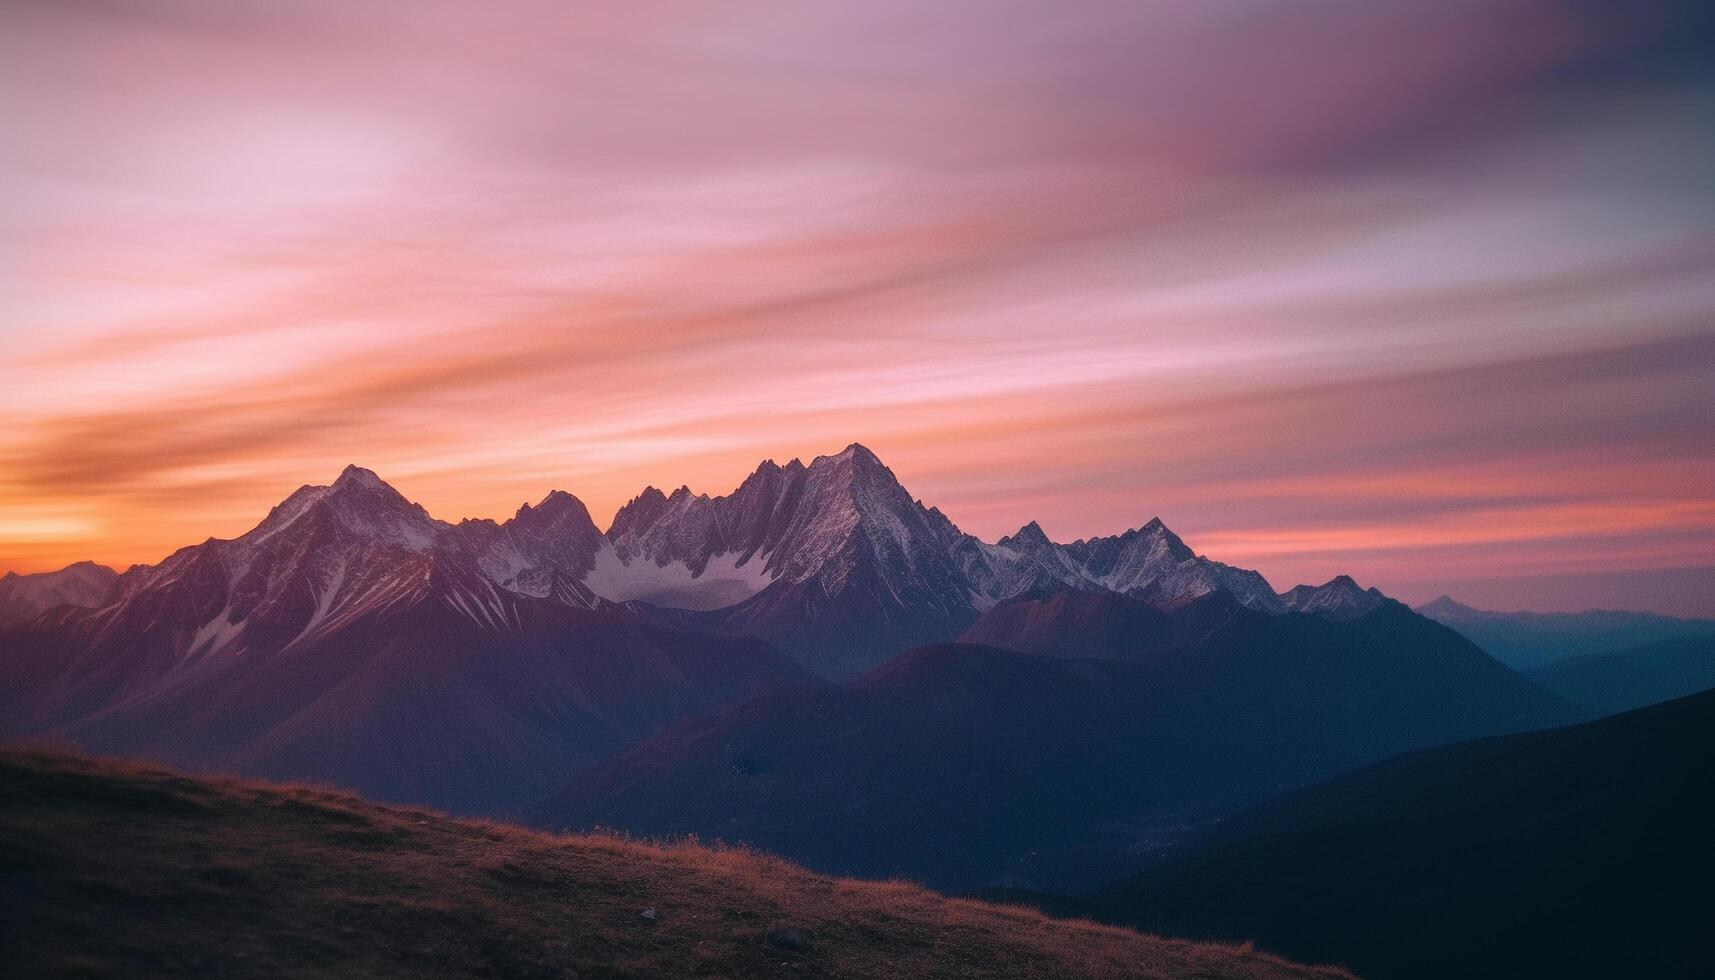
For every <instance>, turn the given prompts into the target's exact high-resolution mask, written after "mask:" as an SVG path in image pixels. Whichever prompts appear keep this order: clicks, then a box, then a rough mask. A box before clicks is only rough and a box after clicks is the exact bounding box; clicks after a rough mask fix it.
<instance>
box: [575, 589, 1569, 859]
mask: <svg viewBox="0 0 1715 980" xmlns="http://www.w3.org/2000/svg"><path fill="white" fill-rule="evenodd" d="M966 635H967V637H985V638H989V639H992V640H994V641H995V642H1001V641H1002V640H1005V639H1006V638H1007V637H1011V638H1012V639H1011V640H1010V641H1008V642H1012V643H1015V644H1017V645H1019V646H1022V647H1024V648H1025V649H1028V650H1029V651H1030V652H1031V653H1037V654H1045V655H1023V654H1019V653H1009V652H1004V651H1002V650H999V649H995V648H994V647H989V646H975V645H968V644H949V645H940V646H930V647H925V648H922V649H919V650H915V651H912V652H910V653H908V654H906V655H904V656H901V657H899V658H897V659H895V660H893V661H891V662H890V663H888V664H887V665H885V666H883V667H881V668H878V669H877V670H875V671H873V672H871V673H869V674H867V675H864V676H863V677H861V678H858V679H856V680H853V681H850V682H848V683H846V684H844V685H841V686H839V687H834V688H822V689H800V690H788V691H781V692H778V693H775V694H773V695H769V696H765V697H762V698H759V699H757V700H754V701H751V702H748V703H746V704H743V705H738V706H736V707H733V708H729V709H726V710H724V711H721V712H717V713H715V714H712V715H709V716H707V717H704V718H700V719H697V720H694V721H691V722H687V723H685V724H683V725H679V726H676V727H674V728H672V729H669V730H667V731H664V732H662V733H661V734H659V735H657V736H655V737H653V738H651V739H649V740H648V741H646V742H644V743H642V744H640V745H638V746H637V747H636V748H634V749H632V750H631V751H629V752H627V753H625V754H624V755H622V756H620V757H619V758H617V759H616V760H615V761H613V762H610V763H608V764H605V765H604V766H602V767H601V768H600V769H598V770H596V771H594V772H593V773H591V774H590V775H589V776H586V777H584V778H582V779H580V780H577V781H575V782H574V783H572V785H571V786H570V787H569V788H568V789H567V790H566V791H565V792H564V793H562V794H561V795H560V796H559V797H558V798H557V799H555V800H554V801H552V802H551V803H550V804H549V805H548V806H547V807H546V808H545V809H544V810H543V811H542V814H541V819H542V820H543V822H545V823H547V824H548V825H550V826H553V827H557V828H558V827H569V828H583V827H597V826H606V827H619V828H624V829H627V830H630V831H633V832H637V833H642V834H687V833H694V834H699V835H703V836H705V837H711V838H719V839H724V840H730V841H745V842H748V843H753V844H756V845H757V846H760V847H763V848H766V849H768V850H771V851H774V852H777V853H780V854H784V855H786V856H788V857H791V858H793V859H795V860H802V861H805V862H806V863H808V864H810V865H812V866H814V867H817V868H819V869H824V870H828V871H833V872H837V873H842V874H856V875H863V876H872V877H879V876H890V875H903V876H907V877H910V878H913V879H915V880H920V881H927V882H930V883H933V884H935V885H937V886H943V887H951V888H969V887H975V886H979V885H985V884H996V883H1004V884H1024V885H1031V886H1035V887H1046V888H1066V887H1073V886H1076V885H1078V884H1080V883H1082V884H1083V885H1085V886H1087V885H1089V884H1094V883H1095V882H1096V881H1097V880H1100V878H1101V877H1102V876H1103V875H1107V876H1112V875H1114V874H1117V873H1120V872H1121V871H1122V870H1123V869H1124V868H1125V867H1127V866H1131V867H1136V866H1138V865H1139V864H1140V863H1143V862H1145V861H1147V860H1149V859H1151V858H1152V857H1153V856H1154V855H1155V854H1156V852H1158V851H1159V850H1160V849H1162V848H1167V847H1171V846H1172V844H1173V843H1174V842H1175V841H1176V840H1178V839H1182V837H1183V835H1184V834H1185V833H1186V831H1187V829H1188V828H1194V827H1196V826H1198V825H1200V823H1201V822H1204V821H1207V820H1208V819H1210V818H1211V817H1213V816H1215V815H1218V814H1220V813H1223V812H1229V811H1231V810H1232V809H1234V808H1236V807H1239V806H1243V805H1247V804H1250V803H1254V802H1256V801H1258V800H1260V799H1263V798H1265V797H1266V796H1268V795H1270V794H1272V793H1274V792H1277V791H1279V790H1281V789H1283V788H1288V787H1291V786H1295V785H1302V784H1305V783H1308V782H1311V781H1314V780H1316V779H1321V778H1326V777H1328V776H1330V775H1333V774H1335V773H1337V772H1340V771H1342V770H1344V769H1347V768H1350V767H1352V766H1356V765H1361V764H1364V763H1368V762H1373V761H1376V760H1378V759H1381V758H1384V757H1386V756H1387V755H1390V754H1392V753H1395V752H1399V751H1402V750H1404V749H1408V748H1414V747H1419V746H1427V745H1436V744H1443V743H1446V742H1449V741H1454V740H1457V739H1461V738H1468V737H1472V736H1475V735H1480V734H1492V733H1496V732H1502V731H1519V730H1524V729H1529V728H1536V727H1545V726H1550V725H1555V724H1561V723H1564V722H1567V721H1570V720H1575V719H1576V718H1578V717H1581V716H1580V715H1578V714H1577V713H1576V712H1574V711H1573V710H1572V709H1570V708H1568V707H1567V706H1566V705H1564V704H1563V703H1562V702H1560V701H1558V700H1556V699H1555V698H1553V697H1551V696H1549V695H1546V694H1544V693H1542V692H1541V691H1539V690H1538V689H1536V688H1535V687H1533V686H1532V685H1531V684H1529V683H1528V682H1526V681H1525V680H1524V679H1523V678H1521V677H1520V676H1518V675H1517V674H1515V673H1513V672H1511V671H1509V670H1507V669H1506V668H1504V667H1502V666H1500V665H1499V664H1497V663H1495V662H1494V661H1493V660H1492V659H1490V658H1489V657H1488V656H1486V655H1485V654H1484V653H1483V652H1482V651H1480V650H1478V649H1477V648H1476V647H1474V646H1472V645H1471V644H1470V643H1469V642H1468V641H1466V640H1464V639H1463V638H1462V637H1460V636H1458V635H1457V634H1456V633H1453V632H1452V631H1451V630H1448V629H1446V628H1444V627H1442V626H1439V625H1437V624H1435V623H1433V622H1431V621H1429V620H1426V619H1423V618H1422V617H1420V616H1417V615H1415V614H1414V613H1412V612H1411V611H1410V610H1408V609H1406V608H1405V607H1403V606H1400V605H1399V604H1398V603H1390V604H1389V605H1387V606H1386V607H1380V608H1377V609H1375V610H1373V611H1372V612H1370V613H1369V614H1367V615H1365V616H1362V617H1358V618H1357V619H1353V620H1348V621H1334V620H1328V619H1324V618H1321V617H1317V616H1311V615H1288V616H1277V615H1270V614H1268V613H1264V612H1260V611H1258V610H1255V609H1252V608H1249V607H1247V606H1245V605H1243V604H1242V603H1241V602H1239V601H1238V600H1237V599H1235V598H1234V597H1232V596H1231V595H1230V594H1227V593H1224V592H1223V593H1212V594H1209V595H1206V596H1203V597H1201V598H1198V599H1195V600H1189V601H1186V602H1184V603H1181V604H1179V605H1177V606H1175V607H1172V608H1170V609H1167V610H1161V609H1158V608H1156V607H1152V606H1149V605H1148V604H1146V603H1143V602H1142V600H1138V599H1132V598H1129V597H1123V596H1114V595H1112V594H1105V593H1087V592H1081V591H1076V590H1074V591H1068V592H1065V593H1060V594H1055V595H1052V596H1049V597H1047V598H1044V599H1033V598H1032V599H1018V600H1012V601H1011V602H1008V603H1003V604H1001V605H999V606H996V607H995V608H994V609H991V610H990V611H989V612H988V613H986V614H985V615H984V617H983V618H982V619H981V620H979V621H978V623H977V624H975V625H974V626H973V627H972V628H971V630H970V631H969V632H968V633H967V634H966ZM1080 637H1088V638H1090V639H1089V643H1088V645H1087V647H1086V649H1085V650H1084V652H1087V653H1090V654H1093V655H1095V656H1097V657H1101V658H1104V659H1075V655H1076V654H1077V653H1078V652H1079V646H1080V641H1079V638H1080Z"/></svg>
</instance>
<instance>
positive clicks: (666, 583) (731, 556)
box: [583, 542, 774, 610]
mask: <svg viewBox="0 0 1715 980" xmlns="http://www.w3.org/2000/svg"><path fill="white" fill-rule="evenodd" d="M604 545H606V546H605V547H603V548H602V549H601V550H599V551H597V552H596V555H595V567H594V568H593V569H592V570H591V571H590V573H589V575H588V576H587V577H586V578H585V579H584V580H583V584H584V585H585V586H586V587H587V588H588V589H589V590H590V591H591V592H594V593H595V594H596V595H598V596H601V597H602V598H604V599H609V600H612V601H614V602H630V601H632V600H640V601H643V602H648V603H652V604H654V605H657V606H667V607H670V608H674V609H696V610H708V609H720V608H723V607H725V606H730V605H733V604H735V603H739V602H742V601H744V600H745V599H748V598H750V597H751V596H753V595H755V594H756V593H758V592H760V591H762V590H763V589H765V588H767V587H768V585H769V584H770V583H772V582H773V581H774V576H773V575H772V574H771V573H770V572H769V571H768V569H767V568H766V567H764V564H765V563H764V561H763V559H762V558H760V557H750V558H749V559H748V560H746V556H745V555H742V554H740V553H738V552H725V553H722V554H718V555H714V556H711V557H710V558H708V559H707V560H706V561H704V562H703V564H702V567H701V568H700V569H692V568H691V567H690V566H689V565H688V564H686V563H685V562H684V561H683V560H681V559H673V560H672V561H668V562H665V563H657V562H655V561H652V560H650V559H649V558H646V557H642V556H639V557H637V558H636V559H634V560H633V561H631V562H629V563H627V562H626V561H624V560H623V559H621V558H620V557H619V553H618V552H617V551H616V550H615V549H614V548H613V546H612V545H611V544H607V543H606V542H604Z"/></svg>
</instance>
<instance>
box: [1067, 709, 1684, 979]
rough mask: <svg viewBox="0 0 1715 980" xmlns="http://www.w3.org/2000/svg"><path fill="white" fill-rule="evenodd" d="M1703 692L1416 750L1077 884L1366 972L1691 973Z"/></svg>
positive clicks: (1106, 901)
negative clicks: (1177, 850) (1150, 862)
mask: <svg viewBox="0 0 1715 980" xmlns="http://www.w3.org/2000/svg"><path fill="white" fill-rule="evenodd" d="M1712 826H1715V692H1710V693H1705V694H1700V695H1695V696H1693V697H1689V698H1684V699H1681V700H1677V701H1672V702H1668V703H1666V704H1661V705H1656V706H1654V707H1650V708H1645V709H1642V710H1639V711H1634V712H1630V713H1627V714H1623V715H1617V716H1614V717H1611V718H1606V719H1603V720H1601V721H1598V722H1592V723H1590V724H1585V725H1579V726H1576V727H1572V728H1564V729H1558V730H1555V731H1547V732H1533V733H1529V734H1523V735H1512V736H1507V737H1503V738H1493V739H1486V740H1483V741H1478V742H1468V743H1463V744H1460V745H1453V746H1448V747H1445V748H1440V749H1433V750H1429V751H1425V752H1417V753H1413V754H1411V755H1406V756H1402V757H1400V758H1397V759H1393V760H1390V761H1388V762H1386V763H1383V764H1382V765H1379V766H1375V767H1373V768H1371V769H1366V770H1363V771H1361V772H1357V773H1353V774H1351V775H1347V776H1344V777H1341V778H1339V779H1337V780H1334V781H1333V782H1331V783H1328V784H1326V785H1323V786H1317V787H1314V788H1312V789H1308V790H1305V791H1303V792H1300V793H1296V794H1293V795H1290V796H1287V797H1285V798H1283V799H1281V800H1278V801H1276V802H1274V803H1271V804H1269V805H1267V806H1264V807H1262V808H1260V809H1258V810H1255V811H1252V812H1250V813H1247V814H1244V815H1243V816H1240V817H1238V818H1236V819H1234V820H1231V821H1229V822H1228V823H1226V824H1225V825H1224V826H1223V827H1222V829H1221V830H1220V832H1219V834H1218V836H1217V837H1216V838H1214V839H1213V840H1211V841H1210V842H1209V843H1208V844H1207V845H1206V846H1205V847H1203V848H1202V849H1200V850H1199V851H1198V852H1197V853H1195V854H1193V855H1191V856H1188V857H1186V858H1184V859H1182V860H1178V861H1175V862H1172V863H1169V864H1167V865H1164V866H1162V867H1159V868H1156V869H1153V870H1151V871H1147V872H1145V873H1143V874H1141V875H1139V876H1137V877H1134V878H1130V879H1126V880H1122V881H1118V882H1115V883H1113V884H1111V885H1107V886H1105V887H1103V888H1100V889H1098V890H1096V891H1095V892H1093V893H1091V894H1090V895H1089V896H1087V902H1086V903H1084V904H1083V905H1082V906H1080V908H1081V909H1082V911H1084V912H1085V913H1094V914H1096V915H1099V916H1102V917H1104V918H1108V919H1111V920H1113V921H1124V922H1130V923H1135V924H1138V925H1140V926H1142V927H1144V928H1149V929H1163V930H1168V931H1171V932H1173V933H1175V934H1184V935H1191V936H1198V937H1219V936H1244V937H1246V938H1249V939H1254V940H1255V941H1256V942H1257V943H1259V944H1260V945H1262V946H1264V947H1267V948H1270V949H1275V950H1279V951H1283V952H1285V953H1287V954H1288V955H1295V956H1302V957H1309V958H1312V959H1317V960H1333V961H1338V962H1342V963H1345V964H1346V965H1348V966H1350V967H1352V968H1353V969H1355V970H1357V971H1358V972H1359V973H1360V974H1362V975H1363V976H1367V977H1377V978H1383V980H1388V978H1415V977H1423V978H1430V977H1447V976H1461V977H1496V978H1502V977H1509V978H1510V977H1522V976H1543V977H1620V976H1633V977H1691V976H1700V975H1703V974H1705V973H1706V972H1707V968H1708V957H1709V951H1708V939H1709V923H1710V922H1711V921H1715V843H1712V841H1711V836H1710V833H1709V829H1710V827H1712Z"/></svg>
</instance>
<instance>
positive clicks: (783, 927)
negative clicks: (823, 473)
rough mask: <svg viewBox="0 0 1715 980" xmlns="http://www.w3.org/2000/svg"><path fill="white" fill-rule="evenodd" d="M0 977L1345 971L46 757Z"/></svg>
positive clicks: (8, 891)
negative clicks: (648, 911) (4, 972)
mask: <svg viewBox="0 0 1715 980" xmlns="http://www.w3.org/2000/svg"><path fill="white" fill-rule="evenodd" d="M649 909H653V910H654V911H653V913H652V917H651V916H648V915H645V914H644V913H645V910H649ZM0 963H5V964H6V965H7V966H6V972H7V973H8V975H11V976H18V975H42V974H52V975H113V976H119V975H123V976H138V975H149V974H155V975H160V974H174V975H185V974H188V975H205V976H243V977H252V976H270V975H288V974H289V975H292V976H304V975H315V974H323V975H340V976H354V975H366V976H386V975H393V976H397V975H419V976H420V975H468V976H508V977H514V976H517V977H527V976H562V977H563V976H578V977H639V976H730V977H755V976H847V977H918V976H921V977H977V976H1008V977H1067V976H1090V977H1202V978H1217V977H1254V978H1276V977H1279V978H1286V977H1323V978H1335V977H1345V976H1348V975H1347V974H1345V973H1343V972H1342V971H1340V970H1336V969H1328V968H1310V967H1303V966H1298V965H1295V964H1292V963H1288V962H1286V961H1283V960H1280V959H1277V958H1275V957H1272V956H1268V955H1265V954H1262V953H1258V952H1255V951H1252V950H1250V949H1247V948H1241V947H1232V946H1221V945H1212V944H1204V943H1190V942H1177V941H1173V940H1166V939H1157V938H1153V937H1149V936H1143V935H1140V934H1138V933H1135V932H1131V931H1128V930H1124V929H1118V928H1111V927H1107V926H1098V925H1093V924H1089V923H1081V922H1067V921H1060V920H1052V919H1048V918H1045V917H1043V916H1041V915H1039V914H1037V913H1035V912H1032V911H1026V910H1023V909H1018V908H1010V907H1005V906H996V905H987V904H983V903H980V902H973V901H963V900H956V899H949V898H945V897H943V896H940V895H936V894H934V893H932V892H928V891H924V890H923V889H920V888H917V887H914V886H911V885H906V884H900V883H881V882H863V881H849V880H842V879H836V878H828V877H823V876H821V875H816V874H811V873H809V872H807V871H804V870H802V869H800V868H797V867H794V866H792V865H790V864H787V863H785V862H783V861H780V860H777V859H773V858H769V857H766V856H761V855H757V854H753V853H747V852H744V851H739V850H731V849H710V848H706V847H699V846H694V845H690V844H684V845H675V846H668V847H657V846H651V845H645V844H639V843H636V842H632V841H627V840H622V839H617V838H612V837H600V836H596V837H554V836H549V835H545V834H538V833H533V832H529V831H524V830H520V829H517V828H514V827H509V826H504V825H499V824H492V823H482V822H474V821H467V820H453V819H449V818H447V817H444V816H440V815H438V814H434V813H429V812H423V811H416V810H408V809H395V808H387V807H380V806H375V805H372V804H368V803H365V802H363V801H361V800H358V799H356V798H353V797H350V796H344V795H340V794H337V793H332V792H328V791H324V790H319V789H309V788H302V787H288V786H271V785H267V784H260V783H251V782H244V781H238V780H226V779H219V780H212V779H201V778H191V777H186V776H182V775H178V774H175V773H172V772H168V771H165V770H161V769H155V768H150V767H145V766H139V765H131V764H124V763H114V762H106V761H94V760H89V759H83V758H78V757H74V756H66V755H59V754H49V753H39V752H5V753H0Z"/></svg>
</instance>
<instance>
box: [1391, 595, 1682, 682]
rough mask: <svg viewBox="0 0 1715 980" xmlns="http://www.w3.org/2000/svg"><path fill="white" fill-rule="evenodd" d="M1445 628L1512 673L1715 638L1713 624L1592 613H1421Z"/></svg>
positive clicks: (1459, 607)
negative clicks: (1597, 655) (1575, 659)
mask: <svg viewBox="0 0 1715 980" xmlns="http://www.w3.org/2000/svg"><path fill="white" fill-rule="evenodd" d="M1417 611H1418V612H1420V613H1422V614H1423V615H1425V616H1428V617H1429V618H1430V619H1433V620H1435V621H1437V622H1440V623H1445V624H1446V625H1448V626H1451V627H1453V628H1454V629H1456V630H1458V631H1459V632H1461V633H1463V634H1465V635H1466V636H1468V637H1470V638H1471V640H1472V642H1474V643H1476V644H1477V645H1478V646H1480V647H1482V648H1483V649H1484V650H1487V651H1488V652H1489V654H1490V655H1491V656H1493V657H1494V658H1495V659H1497V660H1499V661H1500V662H1501V663H1504V664H1506V665H1507V666H1509V667H1511V668H1513V669H1514V670H1524V671H1530V670H1536V669H1538V668H1540V667H1546V666H1548V665H1549V664H1551V663H1554V662H1555V661H1558V660H1569V659H1571V658H1573V657H1579V656H1583V655H1585V654H1591V653H1608V652H1611V651H1615V650H1623V649H1626V648H1628V647H1641V646H1646V645H1649V644H1652V643H1658V642H1661V641H1664V640H1678V639H1688V638H1692V637H1701V638H1704V639H1715V620H1710V619H1676V618H1674V617H1672V616H1658V615H1656V614H1654V613H1641V612H1620V611H1612V610H1603V609H1592V610H1590V611H1588V612H1581V613H1531V612H1493V611H1490V610H1486V609H1473V608H1471V607H1470V606H1467V605H1464V604H1463V603H1459V602H1455V601H1453V600H1452V599H1450V598H1448V597H1447V596H1442V597H1440V598H1439V599H1436V600H1435V601H1433V602H1429V603H1426V604H1424V605H1422V606H1419V607H1418V608H1417Z"/></svg>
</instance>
